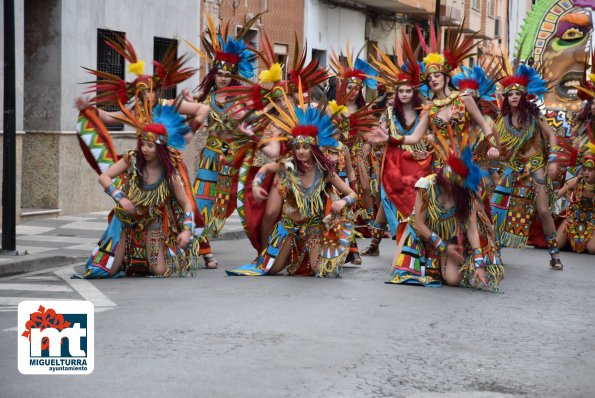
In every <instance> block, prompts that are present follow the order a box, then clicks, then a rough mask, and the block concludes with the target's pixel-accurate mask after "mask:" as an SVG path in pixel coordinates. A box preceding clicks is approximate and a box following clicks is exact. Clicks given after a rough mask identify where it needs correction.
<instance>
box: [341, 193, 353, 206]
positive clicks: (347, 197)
mask: <svg viewBox="0 0 595 398" xmlns="http://www.w3.org/2000/svg"><path fill="white" fill-rule="evenodd" d="M351 195H352V194H349V195H345V197H343V200H344V201H345V203H346V204H347V206H351V205H352V204H354V203H355V198H354V197H353V196H351Z"/></svg>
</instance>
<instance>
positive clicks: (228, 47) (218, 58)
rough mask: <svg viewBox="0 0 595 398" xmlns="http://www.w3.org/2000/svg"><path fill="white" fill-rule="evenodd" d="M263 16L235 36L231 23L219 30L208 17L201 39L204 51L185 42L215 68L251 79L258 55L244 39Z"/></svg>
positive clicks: (245, 26)
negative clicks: (232, 32) (230, 27)
mask: <svg viewBox="0 0 595 398" xmlns="http://www.w3.org/2000/svg"><path fill="white" fill-rule="evenodd" d="M261 15H262V13H261V14H257V15H255V16H254V17H253V18H251V19H250V20H249V21H248V22H246V24H245V25H244V26H242V28H241V29H240V30H239V31H238V32H237V34H236V35H235V36H234V35H232V34H231V33H230V30H229V21H227V23H226V24H224V25H223V24H222V25H221V26H220V27H219V29H217V28H216V27H215V23H214V22H213V18H212V17H211V16H210V15H207V30H206V31H205V33H204V34H203V35H202V36H201V38H200V40H201V43H202V48H203V49H202V50H201V49H198V48H197V47H196V46H194V45H193V44H192V43H190V42H188V41H187V40H185V42H186V44H188V45H189V46H190V48H192V49H193V50H194V51H195V52H196V53H197V54H198V55H199V56H200V57H201V58H202V59H204V60H205V61H207V62H208V63H209V64H211V66H212V67H213V68H217V69H218V70H227V71H230V72H231V73H232V74H234V75H237V76H240V77H243V78H244V79H250V78H252V77H253V76H254V65H253V62H254V61H255V60H256V54H255V52H254V50H253V49H252V48H249V47H248V46H247V45H246V43H245V42H244V38H245V36H246V34H247V33H248V32H249V31H250V28H251V27H252V25H254V23H255V22H256V21H257V20H258V18H260V16H261Z"/></svg>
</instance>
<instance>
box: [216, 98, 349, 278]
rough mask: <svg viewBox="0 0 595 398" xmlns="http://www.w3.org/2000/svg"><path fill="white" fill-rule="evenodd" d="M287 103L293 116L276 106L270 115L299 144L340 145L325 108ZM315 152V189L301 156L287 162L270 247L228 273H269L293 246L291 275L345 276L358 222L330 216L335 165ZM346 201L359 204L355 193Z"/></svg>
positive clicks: (259, 180) (280, 181)
mask: <svg viewBox="0 0 595 398" xmlns="http://www.w3.org/2000/svg"><path fill="white" fill-rule="evenodd" d="M300 98H302V97H301V92H300ZM285 101H287V99H285ZM286 104H287V107H288V111H287V112H286V111H284V110H283V109H281V108H280V107H279V106H278V105H274V106H275V108H276V109H277V111H278V112H279V117H275V116H272V115H270V116H269V117H271V120H273V122H274V123H275V124H276V125H277V126H278V127H279V128H281V129H282V130H284V131H285V132H286V133H287V134H291V136H292V137H293V143H294V146H295V145H310V147H311V148H318V146H333V145H337V143H336V141H335V140H334V139H333V138H332V134H333V133H334V125H333V123H332V121H331V119H330V117H329V116H328V115H326V114H325V113H324V112H323V111H322V110H321V109H316V108H312V107H308V106H307V104H305V103H304V102H303V98H302V100H301V103H300V105H299V106H297V107H295V108H292V107H291V106H290V105H291V104H289V103H288V101H287V102H286ZM311 150H313V149H311ZM312 153H313V156H314V159H315V165H314V168H315V172H314V179H313V182H312V184H311V185H310V187H304V186H303V184H302V182H301V179H300V178H299V174H298V172H299V164H298V163H297V161H296V158H289V159H286V160H285V161H283V167H282V168H281V171H280V172H277V179H278V189H279V193H280V195H281V198H282V199H283V207H282V215H281V220H280V221H279V222H278V223H277V224H276V226H275V228H274V230H273V232H272V234H271V236H270V237H269V240H268V247H266V248H264V249H263V251H262V252H261V253H260V256H259V258H258V260H257V261H256V264H248V265H245V266H243V267H240V268H239V269H236V270H234V271H227V273H228V275H252V276H255V275H266V274H267V273H268V272H269V270H270V269H271V267H272V266H273V265H274V264H275V261H276V259H277V256H278V254H279V252H280V250H282V248H283V247H284V246H285V245H291V246H290V247H291V249H290V255H289V259H288V265H287V270H288V273H289V274H290V275H314V276H317V277H338V276H339V275H340V271H341V267H342V266H343V263H344V262H345V258H346V256H347V253H348V248H349V242H350V240H351V236H352V234H353V224H352V223H351V222H350V220H349V214H348V213H347V211H345V210H344V212H343V214H341V215H332V214H330V213H329V209H330V204H331V202H332V200H334V199H335V198H334V194H333V189H332V186H331V185H330V184H329V183H328V182H327V176H328V175H329V174H328V173H329V172H331V173H332V172H333V171H332V170H329V169H328V167H329V166H328V165H329V164H331V163H330V162H329V161H328V159H326V158H325V157H324V155H323V154H322V152H319V151H316V152H314V150H313V152H312ZM317 153H318V154H317ZM323 163H324V164H323ZM263 179H264V176H263V175H261V176H259V175H257V177H256V178H255V181H254V184H255V185H256V186H259V185H260V184H261V183H262V181H263ZM344 199H345V201H346V202H347V203H348V204H354V203H355V194H351V195H348V196H347V197H345V198H344ZM316 252H319V253H320V254H319V256H318V259H317V263H316V264H312V263H311V253H316Z"/></svg>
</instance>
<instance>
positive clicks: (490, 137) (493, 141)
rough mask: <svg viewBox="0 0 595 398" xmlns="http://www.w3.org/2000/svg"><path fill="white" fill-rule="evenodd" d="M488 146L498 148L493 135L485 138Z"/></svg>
mask: <svg viewBox="0 0 595 398" xmlns="http://www.w3.org/2000/svg"><path fill="white" fill-rule="evenodd" d="M487 140H488V144H490V145H491V146H492V148H498V144H497V142H496V137H495V136H494V134H490V135H488V136H487Z"/></svg>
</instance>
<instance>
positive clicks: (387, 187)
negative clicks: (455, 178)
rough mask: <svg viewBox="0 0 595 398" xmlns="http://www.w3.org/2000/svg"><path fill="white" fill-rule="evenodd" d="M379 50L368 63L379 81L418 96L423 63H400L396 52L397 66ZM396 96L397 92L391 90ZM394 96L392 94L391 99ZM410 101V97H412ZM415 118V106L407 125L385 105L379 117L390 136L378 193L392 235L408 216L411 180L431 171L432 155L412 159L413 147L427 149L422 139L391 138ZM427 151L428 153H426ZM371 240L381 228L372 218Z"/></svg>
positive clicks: (408, 129) (377, 240)
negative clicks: (410, 142) (401, 140)
mask: <svg viewBox="0 0 595 398" xmlns="http://www.w3.org/2000/svg"><path fill="white" fill-rule="evenodd" d="M376 51H377V52H378V54H379V58H378V59H373V60H372V63H373V65H374V67H375V68H376V69H377V70H378V72H379V78H377V80H378V81H379V83H380V84H382V85H384V86H387V87H394V91H398V89H399V87H400V86H403V85H406V86H410V87H411V88H412V89H413V90H414V93H413V95H414V96H418V95H419V93H418V91H417V88H418V87H419V85H420V75H421V74H422V73H424V69H423V68H424V66H423V64H421V63H419V62H417V61H416V62H415V63H413V64H407V63H404V62H403V61H402V59H401V57H400V53H399V54H398V55H397V58H398V59H399V62H400V65H401V66H397V65H396V64H395V63H394V62H393V61H392V60H391V58H390V57H389V56H388V55H387V54H386V53H385V52H384V51H382V50H380V49H378V48H376ZM395 96H397V94H395ZM396 101H398V98H395V102H396ZM412 101H413V99H412ZM418 122H419V113H418V111H417V110H416V118H415V121H414V122H413V123H412V124H411V125H406V123H405V121H403V120H401V119H400V118H399V117H397V115H396V114H395V107H392V106H391V107H388V108H387V109H386V110H385V111H384V113H383V114H382V116H381V118H380V123H381V124H382V123H385V124H386V126H387V127H388V130H389V135H390V137H392V138H393V140H391V139H389V141H388V143H387V144H386V147H385V150H384V155H383V157H382V162H381V167H380V197H381V201H382V202H381V203H382V207H383V210H384V214H385V216H386V219H387V223H388V226H389V229H390V234H391V236H392V237H394V236H395V235H396V233H397V225H398V224H399V222H400V221H402V220H403V219H405V218H407V217H409V216H410V215H411V212H412V211H413V206H414V204H415V187H414V186H415V183H416V182H417V181H418V180H419V179H420V178H421V177H425V176H427V175H428V174H430V172H431V169H430V168H431V163H432V157H431V156H428V157H426V158H425V159H416V158H415V157H414V151H415V150H419V151H426V152H427V151H428V147H427V145H426V144H425V142H419V143H417V144H415V145H401V144H398V143H396V142H395V138H396V137H400V136H407V135H411V134H412V133H413V131H414V130H415V128H416V127H417V124H418ZM428 155H429V154H428ZM371 229H372V239H373V241H372V242H373V244H374V243H376V246H377V245H378V244H379V243H380V240H381V239H382V235H383V234H384V228H383V227H382V226H381V225H379V224H378V222H376V221H375V222H374V223H373V224H372V225H371Z"/></svg>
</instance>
